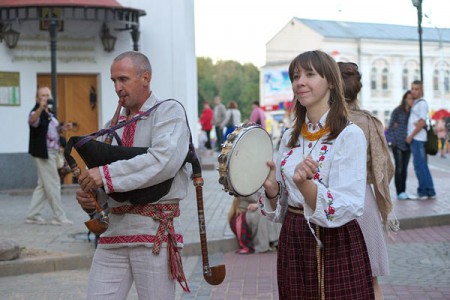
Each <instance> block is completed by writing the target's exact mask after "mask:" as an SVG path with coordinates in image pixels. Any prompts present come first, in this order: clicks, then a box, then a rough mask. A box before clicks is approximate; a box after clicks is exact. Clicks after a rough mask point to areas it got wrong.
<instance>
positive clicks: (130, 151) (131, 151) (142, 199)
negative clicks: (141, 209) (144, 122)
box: [64, 136, 174, 204]
mask: <svg viewBox="0 0 450 300" xmlns="http://www.w3.org/2000/svg"><path fill="white" fill-rule="evenodd" d="M85 138H86V136H73V137H71V138H70V139H69V141H68V142H67V145H66V147H65V149H64V156H65V158H66V160H67V162H68V163H69V165H70V166H71V167H72V166H73V165H76V162H75V159H74V158H73V157H72V156H71V155H70V153H71V151H72V148H73V147H74V148H75V150H76V151H77V152H78V154H79V155H80V156H81V158H82V159H83V161H84V162H85V163H86V165H87V167H88V168H89V169H91V168H95V167H99V166H104V165H108V164H111V163H113V162H115V161H118V160H127V159H131V158H133V157H135V156H137V155H141V154H145V153H147V148H144V147H124V146H117V145H110V144H105V143H102V142H99V141H97V140H94V139H89V140H88V141H85V142H81V143H80V141H82V139H85ZM173 179H174V178H170V179H167V180H166V181H164V182H161V183H159V184H156V185H153V186H149V187H146V188H142V189H136V190H133V191H127V192H113V193H110V194H108V195H109V196H110V197H111V198H113V199H114V200H116V201H118V202H125V201H129V202H130V203H132V204H146V203H154V202H157V201H158V200H159V199H161V198H162V197H164V196H165V195H167V193H169V191H170V188H171V186H172V182H173Z"/></svg>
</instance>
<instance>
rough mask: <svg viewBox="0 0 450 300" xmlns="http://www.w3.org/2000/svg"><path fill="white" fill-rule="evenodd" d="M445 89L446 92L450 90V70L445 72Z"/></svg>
mask: <svg viewBox="0 0 450 300" xmlns="http://www.w3.org/2000/svg"><path fill="white" fill-rule="evenodd" d="M444 91H445V93H446V94H448V93H449V92H450V71H449V70H447V71H445V72H444Z"/></svg>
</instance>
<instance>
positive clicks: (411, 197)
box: [405, 193, 417, 200]
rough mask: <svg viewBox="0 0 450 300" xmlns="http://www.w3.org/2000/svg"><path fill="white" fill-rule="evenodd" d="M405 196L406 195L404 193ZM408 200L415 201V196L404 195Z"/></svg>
mask: <svg viewBox="0 0 450 300" xmlns="http://www.w3.org/2000/svg"><path fill="white" fill-rule="evenodd" d="M405 194H406V193H405ZM406 196H407V197H408V199H409V200H417V196H414V195H410V194H406Z"/></svg>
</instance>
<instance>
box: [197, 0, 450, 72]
mask: <svg viewBox="0 0 450 300" xmlns="http://www.w3.org/2000/svg"><path fill="white" fill-rule="evenodd" d="M194 3H195V35H196V55H197V56H207V57H211V58H212V59H214V60H219V59H222V60H226V59H231V60H236V61H239V62H241V63H246V62H251V63H253V64H255V65H256V66H258V67H260V66H262V65H264V63H265V45H266V43H267V42H268V41H269V40H270V39H271V38H272V37H274V36H275V35H276V34H277V33H278V31H280V30H281V29H282V28H283V27H284V26H285V25H286V24H287V23H288V22H289V21H290V20H291V18H293V17H298V18H305V19H320V20H341V21H355V22H370V23H385V24H401V25H410V26H417V9H416V8H415V7H414V6H413V4H412V2H411V0H277V1H274V0H194ZM422 8H423V13H424V14H426V15H427V16H428V18H427V17H424V18H423V20H422V25H423V26H427V27H433V26H437V27H444V28H450V0H423V4H422Z"/></svg>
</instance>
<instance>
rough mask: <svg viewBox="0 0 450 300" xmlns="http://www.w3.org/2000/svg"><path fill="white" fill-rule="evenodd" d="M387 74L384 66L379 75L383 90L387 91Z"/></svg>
mask: <svg viewBox="0 0 450 300" xmlns="http://www.w3.org/2000/svg"><path fill="white" fill-rule="evenodd" d="M388 80H389V76H388V69H387V68H384V69H383V74H382V75H381V82H382V85H383V91H387V90H388V89H389V83H388Z"/></svg>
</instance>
